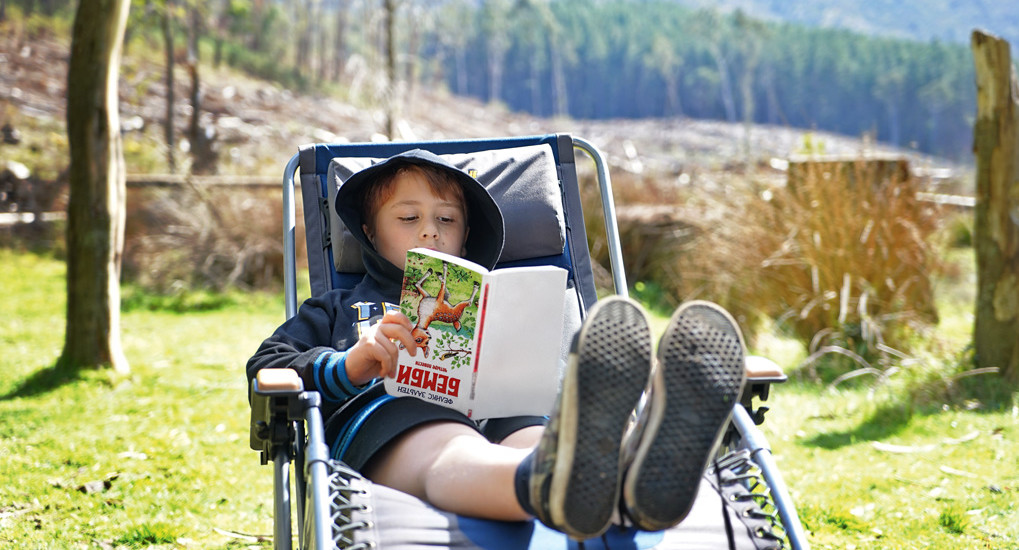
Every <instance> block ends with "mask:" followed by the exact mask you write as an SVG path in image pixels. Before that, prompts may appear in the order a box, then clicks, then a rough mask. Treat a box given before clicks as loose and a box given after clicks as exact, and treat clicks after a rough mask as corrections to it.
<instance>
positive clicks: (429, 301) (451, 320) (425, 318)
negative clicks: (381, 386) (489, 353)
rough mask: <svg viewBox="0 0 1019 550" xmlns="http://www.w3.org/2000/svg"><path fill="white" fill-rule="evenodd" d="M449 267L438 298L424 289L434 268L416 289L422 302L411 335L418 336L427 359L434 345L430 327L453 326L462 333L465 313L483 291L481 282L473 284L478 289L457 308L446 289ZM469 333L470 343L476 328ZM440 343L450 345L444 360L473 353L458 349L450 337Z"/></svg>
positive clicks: (418, 343)
mask: <svg viewBox="0 0 1019 550" xmlns="http://www.w3.org/2000/svg"><path fill="white" fill-rule="evenodd" d="M448 265H449V264H447V263H445V262H443V263H442V276H441V277H438V280H439V290H438V292H436V293H435V294H430V293H429V292H428V290H427V289H425V287H424V284H425V281H427V280H428V278H429V277H431V276H432V275H434V271H433V270H432V268H428V269H427V270H426V271H425V272H424V275H423V276H422V277H421V278H420V279H418V280H417V282H415V283H414V288H415V289H416V290H417V292H418V294H420V296H421V300H420V301H419V302H418V305H417V312H416V313H417V315H416V317H417V319H416V323H417V324H416V325H415V326H414V329H413V330H411V335H413V336H414V342H415V343H416V345H417V347H418V348H420V349H421V350H423V351H424V354H425V357H429V351H430V346H429V342H430V341H431V335H430V334H429V332H428V327H429V326H431V324H432V323H433V322H436V321H438V322H441V323H447V324H449V325H452V326H453V328H454V329H456V331H457V332H458V333H459V332H460V330H461V328H463V324H462V323H461V319H462V318H463V316H464V311H465V310H466V309H467V308H468V307H469V306H470V305H471V304H473V303H474V299H475V298H476V297H477V295H478V288H479V287H480V284H479V283H478V281H473V283H474V285H473V289H472V290H471V297H470V298H468V299H466V300H464V301H462V302H459V303H457V304H452V303H450V301H449V299H450V292H449V287H448V286H447V285H446V278H447V276H448ZM454 269H455V266H454ZM406 282H407V281H405V284H406ZM409 317H411V320H415V319H414V316H410V315H409ZM469 329H470V330H469V331H468V334H466V335H465V337H466V340H468V341H469V340H470V337H471V336H472V335H473V325H472V326H471V327H469ZM439 341H440V343H444V344H449V346H447V348H448V349H444V350H443V351H444V353H443V357H442V358H443V359H448V358H450V357H452V356H454V355H459V354H461V353H462V354H469V353H470V351H469V350H467V349H464V348H457V347H455V342H454V341H452V340H450V339H449V338H448V337H440V339H439Z"/></svg>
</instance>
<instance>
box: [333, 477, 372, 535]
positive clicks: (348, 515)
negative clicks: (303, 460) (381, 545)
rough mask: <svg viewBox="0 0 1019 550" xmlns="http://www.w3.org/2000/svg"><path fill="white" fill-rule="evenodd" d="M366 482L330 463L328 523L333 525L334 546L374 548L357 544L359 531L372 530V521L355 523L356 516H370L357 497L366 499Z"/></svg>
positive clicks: (367, 507)
mask: <svg viewBox="0 0 1019 550" xmlns="http://www.w3.org/2000/svg"><path fill="white" fill-rule="evenodd" d="M365 487H367V481H366V480H365V479H364V477H363V476H362V475H361V474H359V473H358V472H356V471H355V470H353V469H352V468H350V467H349V466H347V465H346V464H344V463H342V462H339V461H336V460H330V461H329V519H330V521H331V522H332V525H333V543H334V544H335V545H336V547H337V548H340V549H343V550H368V549H371V548H375V542H373V541H361V542H355V540H354V536H355V534H356V533H357V531H358V530H359V529H371V528H372V522H371V521H363V520H361V521H354V514H355V513H356V512H370V511H371V508H370V507H369V506H368V505H367V504H365V503H364V502H363V500H362V501H361V502H358V501H356V500H355V499H356V497H358V496H362V495H367V494H368V491H367V490H366V489H365Z"/></svg>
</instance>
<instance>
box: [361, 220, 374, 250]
mask: <svg viewBox="0 0 1019 550" xmlns="http://www.w3.org/2000/svg"><path fill="white" fill-rule="evenodd" d="M361 231H363V232H364V236H365V237H368V242H370V243H372V246H375V234H374V233H372V230H371V228H369V227H368V224H366V223H362V224H361Z"/></svg>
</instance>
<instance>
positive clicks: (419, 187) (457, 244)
mask: <svg viewBox="0 0 1019 550" xmlns="http://www.w3.org/2000/svg"><path fill="white" fill-rule="evenodd" d="M362 229H363V230H364V233H365V235H366V236H367V237H368V240H369V241H371V242H372V244H373V245H375V250H377V251H378V252H379V254H381V255H382V257H383V258H385V259H387V260H389V261H390V262H391V263H392V264H393V265H395V266H396V267H399V268H403V267H404V265H403V264H404V262H405V261H406V259H407V251H408V250H410V249H412V248H431V249H432V250H438V251H439V252H445V253H446V254H452V255H454V256H463V254H464V242H465V241H466V240H467V224H466V220H465V216H464V206H463V205H462V204H460V202H459V201H457V200H456V199H452V198H449V197H439V196H436V195H434V194H432V190H431V188H430V187H429V185H428V181H427V180H426V179H425V176H424V175H423V174H422V173H420V172H419V171H417V170H412V171H407V172H401V173H400V174H398V175H397V176H396V177H395V178H394V180H393V193H392V195H391V196H390V197H389V198H388V199H387V200H386V201H385V202H384V203H382V206H380V207H379V209H378V211H377V212H376V213H375V218H374V219H373V220H371V224H370V225H369V224H364V225H363V226H362Z"/></svg>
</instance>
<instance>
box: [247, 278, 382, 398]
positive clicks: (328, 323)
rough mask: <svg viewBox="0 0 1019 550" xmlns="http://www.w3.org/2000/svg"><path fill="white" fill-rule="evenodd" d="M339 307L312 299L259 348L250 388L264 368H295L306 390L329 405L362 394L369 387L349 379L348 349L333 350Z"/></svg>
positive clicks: (250, 373)
mask: <svg viewBox="0 0 1019 550" xmlns="http://www.w3.org/2000/svg"><path fill="white" fill-rule="evenodd" d="M336 311H337V308H336V306H335V305H334V304H333V303H332V302H331V301H329V300H328V299H324V298H312V299H309V300H308V301H306V302H305V303H304V304H302V305H301V307H300V309H299V310H298V312H297V315H295V316H294V317H293V318H291V319H289V320H287V321H286V322H285V323H283V324H282V325H280V327H279V328H278V329H276V331H275V332H274V333H273V334H272V336H270V337H269V338H266V339H265V341H263V342H262V344H261V345H260V346H259V347H258V351H256V352H255V354H254V355H253V356H252V357H251V359H249V360H248V364H247V368H246V370H247V376H248V387H249V388H250V387H251V381H252V380H254V378H255V376H256V375H257V373H258V371H259V370H261V369H264V368H291V369H294V370H296V371H297V373H298V374H299V375H300V376H301V379H302V380H303V381H304V387H305V388H307V389H313V390H316V391H318V392H319V393H321V394H322V399H323V400H324V401H326V402H329V403H342V402H343V401H346V400H347V399H350V398H351V397H353V396H355V395H357V394H358V393H361V391H363V390H364V389H365V388H367V387H368V386H369V385H371V383H370V382H369V383H368V384H366V385H365V386H354V385H353V384H351V383H350V380H348V379H347V371H346V364H345V358H346V350H338V349H336V348H334V347H333V345H334V344H333V328H334V325H335V324H336V323H337V322H340V323H343V322H344V320H343V319H337V314H336Z"/></svg>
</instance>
